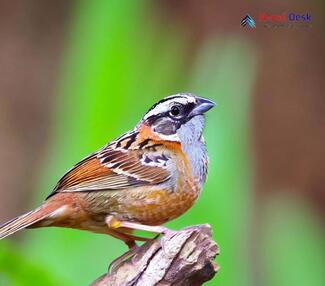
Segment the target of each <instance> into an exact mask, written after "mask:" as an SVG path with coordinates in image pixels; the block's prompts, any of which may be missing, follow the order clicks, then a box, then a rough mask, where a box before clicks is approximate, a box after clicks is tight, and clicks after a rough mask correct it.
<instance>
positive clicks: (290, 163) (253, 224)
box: [0, 0, 325, 286]
mask: <svg viewBox="0 0 325 286" xmlns="http://www.w3.org/2000/svg"><path fill="white" fill-rule="evenodd" d="M290 11H292V12H297V13H307V12H308V13H309V14H311V15H312V22H311V26H309V27H305V28H304V27H297V28H293V29H290V28H285V27H282V28H274V27H273V28H265V27H263V26H262V25H261V23H259V22H258V18H257V14H258V13H259V12H264V13H268V14H272V13H273V14H280V13H283V12H290ZM323 11H324V2H323V1H320V0H311V1H293V0H289V1H280V0H273V1H257V0H250V1H241V2H236V3H232V1H214V0H211V1H206V0H204V1H195V0H179V1H172V0H167V1H166V0H161V1H145V0H138V1H131V0H129V1H125V0H123V1H118V0H111V1H98V0H96V1H63V0H58V1H41V0H30V1H19V0H13V1H1V2H0V182H1V187H0V222H1V223H2V222H5V221H6V220H8V219H10V218H12V217H15V216H17V215H18V214H21V213H23V212H25V211H27V210H29V209H32V208H34V207H36V206H38V205H39V204H40V203H41V202H42V200H43V199H44V198H45V197H46V196H47V194H49V192H51V189H52V188H53V186H54V185H55V184H56V182H57V180H58V179H59V178H60V177H61V176H62V175H63V174H64V172H65V171H67V170H68V169H69V168H70V167H71V166H72V165H73V164H75V163H76V162H78V161H79V160H80V159H81V158H83V157H84V156H86V155H87V154H89V153H90V152H92V151H95V150H96V149H98V148H99V147H101V146H103V145H104V144H106V143H107V142H108V141H110V140H112V139H114V138H115V137H117V136H119V135H120V134H122V133H123V132H125V131H127V130H129V129H131V128H133V127H134V125H135V124H136V123H137V122H138V120H140V118H141V116H142V115H143V114H144V113H145V112H146V111H147V109H148V108H149V107H150V106H151V105H152V104H153V103H155V102H156V101H157V100H159V99H161V98H162V97H164V96H167V95H170V94H175V93H178V92H193V93H196V94H198V95H200V96H203V97H208V98H210V99H212V100H214V101H215V102H217V103H218V106H217V108H215V109H214V110H213V111H211V112H209V113H208V115H207V125H206V130H205V137H206V142H207V148H208V151H209V154H210V169H209V177H208V181H207V183H206V184H205V186H204V190H203V192H202V194H201V197H200V199H199V201H198V202H197V203H196V205H195V206H194V207H193V208H192V209H191V210H190V211H188V212H187V213H186V214H185V215H183V216H182V217H180V218H179V219H177V220H176V221H173V222H171V223H169V224H168V226H169V227H171V228H175V229H180V228H183V227H185V226H188V225H193V224H200V223H209V224H211V225H212V228H213V234H214V239H215V240H216V241H217V242H218V244H219V245H220V248H221V254H220V256H218V257H217V262H218V264H219V265H220V266H221V269H220V272H219V273H218V275H216V276H215V278H214V279H213V280H212V281H210V282H209V283H207V284H206V285H242V286H245V285H271V286H273V285H286V286H287V285H296V286H300V285H308V286H309V285H325V272H324V267H325V249H324V215H325V208H324V203H325V194H324V185H325V172H324V163H325V161H324V160H325V152H324V142H325V132H324V126H325V98H324V94H323V92H324V64H325V56H324V50H325V45H324V32H321V31H322V30H324V26H325V25H324V19H325V18H324V17H323V16H324V15H323V14H322V12H323ZM247 13H248V14H250V15H251V16H252V17H253V18H254V19H255V21H256V25H257V27H256V29H250V28H248V27H241V26H240V21H241V19H242V18H243V17H244V16H245V15H246V14H247ZM322 35H323V36H322ZM125 251H126V247H125V245H124V244H123V243H121V242H120V241H118V240H115V239H114V238H111V237H108V236H104V235H97V234H92V233H87V232H83V231H77V230H70V229H59V228H47V229H46V228H44V229H37V230H27V231H22V232H20V233H19V234H17V235H14V236H12V237H10V238H9V239H6V240H4V241H1V243H0V285H1V286H2V285H5V286H7V285H65V286H77V285H88V284H89V283H90V282H91V281H93V280H94V279H95V278H97V277H98V276H99V275H101V274H102V273H104V272H106V270H107V267H108V264H109V262H110V261H111V260H113V259H114V258H116V257H117V256H119V255H120V254H122V253H123V252H125Z"/></svg>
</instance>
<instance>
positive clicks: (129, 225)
mask: <svg viewBox="0 0 325 286" xmlns="http://www.w3.org/2000/svg"><path fill="white" fill-rule="evenodd" d="M120 227H126V228H131V229H136V230H144V231H149V232H153V233H162V234H165V233H167V232H169V231H170V230H169V229H168V228H167V227H164V226H161V225H157V226H156V225H155V226H153V225H145V224H140V223H135V222H128V221H121V223H120Z"/></svg>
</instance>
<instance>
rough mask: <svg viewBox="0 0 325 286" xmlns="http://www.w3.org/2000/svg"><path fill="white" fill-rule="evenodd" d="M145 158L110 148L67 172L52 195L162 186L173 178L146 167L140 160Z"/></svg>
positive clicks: (158, 169) (159, 168)
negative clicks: (149, 185) (150, 185)
mask: <svg viewBox="0 0 325 286" xmlns="http://www.w3.org/2000/svg"><path fill="white" fill-rule="evenodd" d="M142 155H143V152H141V153H139V151H137V150H129V151H122V150H116V149H113V148H112V147H111V146H110V145H108V146H106V147H105V148H104V149H102V150H101V151H100V152H98V153H94V154H92V155H91V156H89V157H87V158H85V159H84V160H82V161H81V162H80V163H78V164H77V165H76V166H75V167H74V168H72V169H71V170H70V171H69V172H67V173H66V174H65V175H64V176H63V177H62V178H61V180H60V181H59V182H58V184H57V185H56V187H55V189H54V191H53V193H52V194H54V193H56V192H69V191H92V190H103V189H105V190H118V189H124V188H129V187H135V186H141V185H148V184H158V183H162V182H164V181H166V180H167V179H169V178H170V173H169V171H168V170H166V169H165V168H162V167H159V166H148V165H144V164H143V162H142V161H141V158H140V157H141V156H142ZM166 160H168V158H167V157H166ZM52 194H51V195H52Z"/></svg>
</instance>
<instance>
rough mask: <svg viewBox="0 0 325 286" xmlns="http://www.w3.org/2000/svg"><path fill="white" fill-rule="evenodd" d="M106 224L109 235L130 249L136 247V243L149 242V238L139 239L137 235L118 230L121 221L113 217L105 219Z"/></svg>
mask: <svg viewBox="0 0 325 286" xmlns="http://www.w3.org/2000/svg"><path fill="white" fill-rule="evenodd" d="M105 222H106V224H107V226H108V233H109V234H110V235H111V236H113V237H115V238H118V239H120V240H122V241H124V242H125V244H126V245H127V246H128V247H129V249H131V248H133V247H134V246H136V243H135V241H147V240H149V238H146V237H139V236H136V235H132V234H129V233H124V232H122V231H118V230H117V228H119V221H118V220H116V219H115V218H114V217H113V216H108V217H107V218H106V219H105Z"/></svg>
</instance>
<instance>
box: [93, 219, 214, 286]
mask: <svg viewBox="0 0 325 286" xmlns="http://www.w3.org/2000/svg"><path fill="white" fill-rule="evenodd" d="M218 254H219V247H218V246H217V244H216V243H215V242H214V241H213V240H212V239H211V228H210V226H209V225H198V226H191V227H188V228H185V229H183V230H180V231H173V232H170V233H168V234H165V235H163V236H159V237H157V238H155V239H153V240H150V241H148V242H146V243H145V244H143V245H142V246H141V247H139V248H138V249H137V250H136V252H135V254H134V255H133V256H132V257H130V258H128V259H126V260H124V261H123V262H122V263H120V264H119V265H118V266H116V267H114V269H111V272H109V273H106V274H104V275H102V276H101V277H100V278H98V279H97V280H96V281H95V282H93V284H92V286H120V285H125V286H131V285H132V286H139V285H141V286H153V285H164V286H167V285H173V286H181V285H182V286H183V285H184V286H185V285H193V286H195V285H202V284H203V283H204V282H206V281H208V280H211V279H212V278H213V277H214V275H215V274H216V273H217V271H218V270H219V266H218V265H217V264H216V263H215V262H214V258H215V257H216V255H218Z"/></svg>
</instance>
